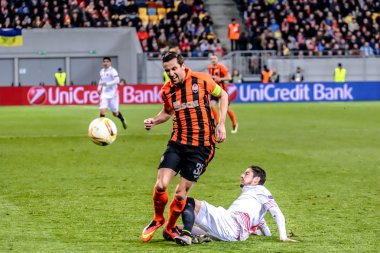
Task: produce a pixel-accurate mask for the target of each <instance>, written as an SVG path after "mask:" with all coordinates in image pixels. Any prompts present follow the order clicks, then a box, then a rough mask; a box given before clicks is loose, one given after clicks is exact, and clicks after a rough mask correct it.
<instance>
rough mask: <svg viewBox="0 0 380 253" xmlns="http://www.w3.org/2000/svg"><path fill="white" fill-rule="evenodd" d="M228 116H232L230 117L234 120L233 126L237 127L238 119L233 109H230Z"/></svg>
mask: <svg viewBox="0 0 380 253" xmlns="http://www.w3.org/2000/svg"><path fill="white" fill-rule="evenodd" d="M227 112H228V116H230V119H231V121H232V127H235V126H236V125H237V122H236V119H235V113H234V111H232V110H228V111H227Z"/></svg>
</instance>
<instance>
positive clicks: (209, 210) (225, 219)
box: [195, 201, 239, 241]
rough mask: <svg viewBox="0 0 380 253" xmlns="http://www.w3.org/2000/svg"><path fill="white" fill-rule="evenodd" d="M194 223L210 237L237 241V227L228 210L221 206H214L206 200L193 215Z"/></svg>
mask: <svg viewBox="0 0 380 253" xmlns="http://www.w3.org/2000/svg"><path fill="white" fill-rule="evenodd" d="M195 223H196V224H198V226H199V227H200V228H201V229H203V230H205V231H206V232H207V233H208V234H209V235H210V236H211V237H213V238H214V239H218V240H221V241H238V238H239V232H238V231H239V229H238V227H237V224H236V221H235V220H234V218H232V215H231V213H230V212H228V211H227V210H226V209H224V208H223V207H215V206H213V205H210V204H209V203H207V202H206V201H202V202H201V208H200V210H199V213H198V215H197V216H196V217H195Z"/></svg>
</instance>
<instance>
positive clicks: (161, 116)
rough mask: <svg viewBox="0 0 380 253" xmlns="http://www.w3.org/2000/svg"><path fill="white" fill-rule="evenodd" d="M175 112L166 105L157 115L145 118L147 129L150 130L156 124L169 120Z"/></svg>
mask: <svg viewBox="0 0 380 253" xmlns="http://www.w3.org/2000/svg"><path fill="white" fill-rule="evenodd" d="M173 113H174V111H173V110H171V109H168V108H165V107H164V108H163V109H162V110H161V111H160V112H159V113H158V114H157V115H156V116H155V117H153V118H148V119H145V120H144V127H145V129H146V130H150V129H152V128H153V127H154V126H155V125H159V124H161V123H164V122H166V121H168V120H169V119H170V118H171V117H172V115H173Z"/></svg>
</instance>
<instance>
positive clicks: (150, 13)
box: [148, 8, 157, 16]
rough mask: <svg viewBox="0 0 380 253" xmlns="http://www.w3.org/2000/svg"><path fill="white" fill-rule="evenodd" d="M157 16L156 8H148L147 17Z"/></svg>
mask: <svg viewBox="0 0 380 253" xmlns="http://www.w3.org/2000/svg"><path fill="white" fill-rule="evenodd" d="M152 15H157V9H156V8H148V16H152Z"/></svg>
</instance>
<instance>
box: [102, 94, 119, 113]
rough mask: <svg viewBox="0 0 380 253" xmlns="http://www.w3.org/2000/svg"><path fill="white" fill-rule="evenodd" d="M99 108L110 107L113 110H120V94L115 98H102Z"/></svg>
mask: <svg viewBox="0 0 380 253" xmlns="http://www.w3.org/2000/svg"><path fill="white" fill-rule="evenodd" d="M99 109H108V110H111V111H112V112H118V111H119V96H117V97H113V98H102V97H101V98H100V105H99Z"/></svg>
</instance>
